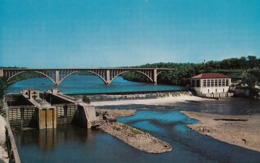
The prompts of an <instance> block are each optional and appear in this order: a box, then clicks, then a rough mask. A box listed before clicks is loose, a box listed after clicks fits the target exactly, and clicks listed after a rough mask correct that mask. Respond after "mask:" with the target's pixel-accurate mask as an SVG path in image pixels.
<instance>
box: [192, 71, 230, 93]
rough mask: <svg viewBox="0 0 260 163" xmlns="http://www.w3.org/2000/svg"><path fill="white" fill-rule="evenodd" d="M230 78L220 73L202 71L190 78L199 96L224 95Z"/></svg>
mask: <svg viewBox="0 0 260 163" xmlns="http://www.w3.org/2000/svg"><path fill="white" fill-rule="evenodd" d="M230 85H231V78H230V77H228V76H226V75H223V74H220V73H202V74H199V75H196V76H193V77H192V78H191V86H192V87H193V88H194V90H195V91H196V93H197V94H198V95H200V96H207V97H223V96H226V94H227V92H228V90H229V86H230Z"/></svg>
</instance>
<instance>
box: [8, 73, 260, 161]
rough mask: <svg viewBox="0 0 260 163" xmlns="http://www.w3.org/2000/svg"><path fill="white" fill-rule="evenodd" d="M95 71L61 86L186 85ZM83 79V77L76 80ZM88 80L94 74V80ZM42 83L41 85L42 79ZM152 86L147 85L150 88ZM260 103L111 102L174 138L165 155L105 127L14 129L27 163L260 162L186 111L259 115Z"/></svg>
mask: <svg viewBox="0 0 260 163" xmlns="http://www.w3.org/2000/svg"><path fill="white" fill-rule="evenodd" d="M93 78H95V77H94V76H84V75H80V76H79V75H75V76H72V77H71V78H68V79H66V80H65V81H64V83H62V84H61V86H60V87H59V89H60V90H61V91H63V92H65V93H69V94H73V93H74V94H80V93H100V92H116V91H118V92H124V91H127V92H129V91H132V92H134V91H140V90H141V91H151V90H182V89H183V88H182V87H174V86H161V85H157V86H154V85H150V84H143V83H135V82H129V81H125V80H123V79H122V78H118V79H116V80H115V81H113V83H112V85H111V86H104V85H103V82H102V81H101V80H100V79H98V78H96V79H93ZM76 79H77V80H76ZM86 79H91V80H90V81H88V80H86ZM39 83H40V84H39ZM52 87H53V86H52V83H50V82H49V81H48V80H47V79H44V78H36V79H28V80H25V81H20V82H17V83H15V84H13V85H11V86H10V87H9V88H8V89H7V90H6V92H15V91H16V92H19V90H20V89H22V88H37V89H41V90H44V89H49V88H52ZM144 88H146V90H144ZM259 106H260V102H259V101H254V100H250V99H235V98H227V99H222V100H218V101H214V102H210V103H209V102H206V101H203V102H192V101H191V102H180V103H175V104H173V105H172V106H147V105H146V106H144V105H128V106H109V107H107V108H117V109H125V108H129V109H130V108H133V109H137V110H138V111H137V113H136V114H135V115H134V116H132V117H124V118H119V119H118V121H119V122H122V123H126V124H128V125H131V126H133V127H136V128H139V129H141V130H144V131H147V132H149V133H151V134H152V135H153V136H155V137H158V138H159V139H161V140H164V141H166V142H168V143H170V144H171V145H172V146H173V150H172V151H171V152H168V153H164V154H147V153H144V152H141V151H139V150H136V149H134V148H132V147H130V146H128V145H127V144H125V143H123V142H122V141H120V140H118V139H116V138H114V137H113V136H110V135H108V134H106V133H104V132H102V131H100V130H89V129H84V128H80V127H77V126H72V125H59V126H58V127H57V129H48V130H40V131H39V130H27V131H17V132H14V135H15V139H16V143H17V147H18V150H19V154H20V157H21V160H22V162H26V163H28V162H29V163H30V162H32V163H33V162H53V163H54V162H55V163H56V162H58V163H59V162H60V163H63V162H65V163H66V162H68V163H70V162H71V163H72V162H106V163H109V162H111V163H112V162H113V163H114V162H151V163H153V162H156V163H157V162H185V163H186V162H259V161H260V153H259V152H255V151H251V150H247V149H244V148H241V147H237V146H234V145H230V144H226V143H223V142H220V141H217V140H214V139H212V138H210V137H207V136H203V135H200V134H198V133H196V132H194V131H191V130H190V129H188V128H187V126H186V125H187V124H190V123H196V122H197V120H195V119H189V118H188V117H186V116H185V115H184V114H182V113H180V112H179V111H180V110H193V111H200V112H209V113H219V114H259V113H260V108H259Z"/></svg>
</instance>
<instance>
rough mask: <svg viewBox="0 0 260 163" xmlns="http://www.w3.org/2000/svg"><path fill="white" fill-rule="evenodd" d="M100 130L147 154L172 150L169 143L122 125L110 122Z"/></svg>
mask: <svg viewBox="0 0 260 163" xmlns="http://www.w3.org/2000/svg"><path fill="white" fill-rule="evenodd" d="M100 128H101V129H102V130H103V131H105V132H107V133H109V134H111V135H113V136H115V137H116V138H118V139H120V140H122V141H123V142H125V143H126V144H128V145H130V146H132V147H134V148H136V149H138V150H141V151H144V152H147V153H164V152H169V151H171V150H172V147H171V146H170V145H169V144H168V143H166V142H163V141H161V140H159V139H157V138H155V137H153V136H152V135H150V134H149V133H146V132H143V131H141V130H138V129H136V128H133V127H130V126H128V125H125V124H122V123H118V122H108V123H105V124H103V125H101V126H100Z"/></svg>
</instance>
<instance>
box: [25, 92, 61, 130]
mask: <svg viewBox="0 0 260 163" xmlns="http://www.w3.org/2000/svg"><path fill="white" fill-rule="evenodd" d="M21 94H22V95H23V97H24V98H26V99H27V100H29V101H30V102H31V103H32V104H33V105H34V106H35V107H36V108H37V109H36V114H38V116H37V124H38V125H37V126H38V128H39V129H44V128H56V127H57V116H56V107H54V106H51V105H50V104H49V103H48V102H47V101H46V100H44V99H41V98H40V92H39V91H38V90H35V89H29V90H23V91H22V92H21Z"/></svg>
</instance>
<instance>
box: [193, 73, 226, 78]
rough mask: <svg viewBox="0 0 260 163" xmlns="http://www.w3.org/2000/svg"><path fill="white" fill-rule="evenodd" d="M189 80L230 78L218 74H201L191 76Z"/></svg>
mask: <svg viewBox="0 0 260 163" xmlns="http://www.w3.org/2000/svg"><path fill="white" fill-rule="evenodd" d="M191 78H192V79H216V78H230V77H228V76H226V75H223V74H220V73H203V74H199V75H196V76H193V77H191Z"/></svg>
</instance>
